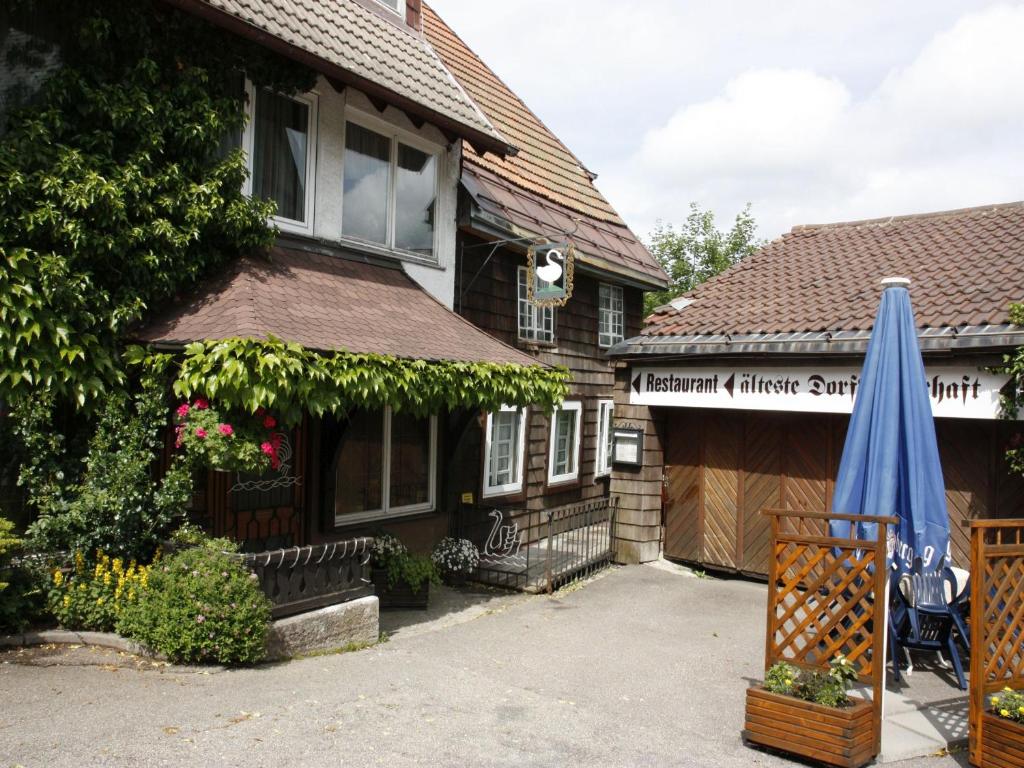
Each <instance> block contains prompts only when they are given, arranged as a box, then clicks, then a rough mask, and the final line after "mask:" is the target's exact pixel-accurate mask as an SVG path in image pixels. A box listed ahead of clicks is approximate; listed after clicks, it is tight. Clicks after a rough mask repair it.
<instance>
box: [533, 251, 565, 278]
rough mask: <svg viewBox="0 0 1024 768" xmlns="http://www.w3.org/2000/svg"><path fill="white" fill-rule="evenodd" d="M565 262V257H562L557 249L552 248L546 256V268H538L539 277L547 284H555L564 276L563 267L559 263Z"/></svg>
mask: <svg viewBox="0 0 1024 768" xmlns="http://www.w3.org/2000/svg"><path fill="white" fill-rule="evenodd" d="M564 260H565V257H564V256H563V255H562V252H561V251H560V250H558V249H557V248H552V249H551V250H549V251H548V252H547V253H546V254H544V266H543V267H537V270H536V272H537V277H539V278H540V279H541V280H543V281H544V282H545V283H554V282H555V281H556V280H558V278H560V277H561V276H562V265H561V264H559V263H558V262H559V261H564ZM552 262H554V263H552Z"/></svg>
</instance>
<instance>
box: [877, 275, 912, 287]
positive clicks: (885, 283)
mask: <svg viewBox="0 0 1024 768" xmlns="http://www.w3.org/2000/svg"><path fill="white" fill-rule="evenodd" d="M882 287H883V288H909V287H910V278H909V277H886V278H884V279H883V280H882Z"/></svg>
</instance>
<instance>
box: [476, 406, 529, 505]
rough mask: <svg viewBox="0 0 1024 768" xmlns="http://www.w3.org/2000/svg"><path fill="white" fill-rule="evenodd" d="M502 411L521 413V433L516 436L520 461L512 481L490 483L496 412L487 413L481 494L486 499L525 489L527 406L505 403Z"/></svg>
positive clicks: (500, 409)
mask: <svg viewBox="0 0 1024 768" xmlns="http://www.w3.org/2000/svg"><path fill="white" fill-rule="evenodd" d="M498 410H499V411H500V412H502V413H508V412H513V413H514V412H516V411H518V412H519V414H520V418H519V434H518V436H517V438H516V440H517V441H518V447H519V461H518V462H517V463H516V464H517V470H516V473H515V477H513V478H512V482H511V483H505V484H503V485H490V479H491V449H492V444H491V434H492V429H493V426H494V418H493V417H494V414H493V413H488V414H487V422H486V424H485V425H484V470H483V481H482V490H481V492H480V496H481V497H482V498H485V499H490V498H494V497H496V496H509V495H511V494H513V493H519V492H520V491H522V490H523V475H524V472H525V464H526V420H527V415H528V409H527V408H516V407H515V406H512V405H503V406H501V408H499V409H498Z"/></svg>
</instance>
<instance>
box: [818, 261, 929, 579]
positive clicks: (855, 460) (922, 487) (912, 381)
mask: <svg viewBox="0 0 1024 768" xmlns="http://www.w3.org/2000/svg"><path fill="white" fill-rule="evenodd" d="M882 284H883V285H884V286H885V290H884V291H883V292H882V302H881V304H880V305H879V308H878V316H877V318H876V319H875V326H874V328H873V329H872V331H871V339H870V341H869V342H868V351H867V356H866V358H865V360H864V369H863V371H862V373H861V376H860V380H859V382H858V385H857V396H856V400H855V401H854V405H853V415H852V416H851V417H850V427H849V431H848V432H847V433H846V445H845V446H844V447H843V457H842V459H841V461H840V463H839V474H838V476H837V477H836V485H835V494H834V496H833V499H832V510H833V511H834V512H837V513H843V514H851V515H858V514H860V515H886V516H892V517H896V518H899V525H898V526H896V528H897V530H896V531H895V532H890V534H889V535H890V539H889V545H890V546H889V552H890V554H889V556H890V558H891V560H892V562H893V563H894V565H895V567H896V568H897V569H898V570H900V571H909V570H910V568H911V564H912V563H913V561H914V558H916V557H920V558H921V563H922V565H923V566H924V569H925V570H933V569H936V568H940V567H942V566H944V565H946V564H947V558H948V550H949V515H948V513H947V511H946V492H945V485H944V483H943V480H942V466H941V464H940V463H939V448H938V444H937V443H936V440H935V420H934V418H933V416H932V409H931V402H930V400H929V396H928V388H927V384H926V379H925V372H924V362H923V361H922V359H921V349H920V347H919V346H918V343H917V331H916V327H915V323H914V311H913V309H912V308H911V306H910V294H909V292H908V290H907V286H908V285H909V284H910V281H909V280H906V279H904V278H888V279H886V280H883V281H882ZM850 525H851V523H849V522H846V521H840V520H834V521H831V522H830V524H829V533H830V534H831V535H833V536H840V537H846V536H848V535H849V534H850ZM857 525H858V532H859V534H860V535H861V536H863V537H865V538H868V537H870V538H873V537H874V536H875V531H874V530H871V529H872V528H873V527H874V526H873V525H869V524H860V523H858V524H857ZM893 533H895V540H894V539H893V538H892V537H893Z"/></svg>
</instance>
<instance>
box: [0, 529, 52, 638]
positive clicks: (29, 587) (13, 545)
mask: <svg viewBox="0 0 1024 768" xmlns="http://www.w3.org/2000/svg"><path fill="white" fill-rule="evenodd" d="M22 551H23V542H22V540H21V539H20V538H18V537H17V536H15V535H14V523H12V522H11V521H10V520H8V519H7V518H4V517H0V634H4V633H8V632H20V631H21V630H23V629H24V628H25V627H26V626H27V625H28V624H30V623H31V622H32V621H34V620H35V619H37V618H38V617H39V615H40V613H41V608H42V595H43V592H42V589H41V588H40V587H39V585H38V583H37V579H36V578H34V574H33V572H32V570H31V569H30V568H28V567H27V566H24V565H14V564H13V563H12V562H11V561H12V558H14V557H15V556H17V555H19V554H21V552H22Z"/></svg>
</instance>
